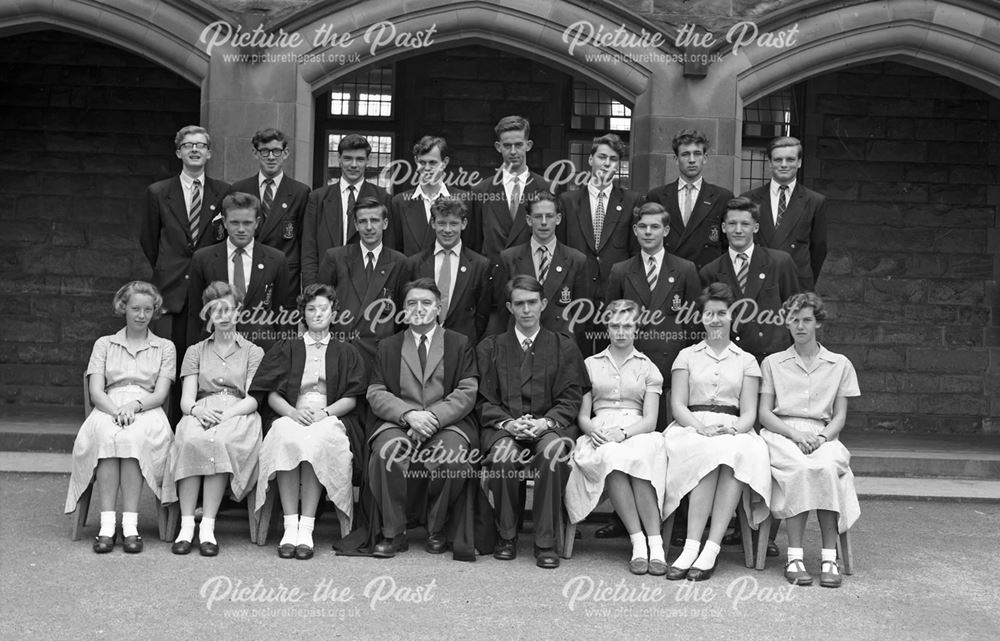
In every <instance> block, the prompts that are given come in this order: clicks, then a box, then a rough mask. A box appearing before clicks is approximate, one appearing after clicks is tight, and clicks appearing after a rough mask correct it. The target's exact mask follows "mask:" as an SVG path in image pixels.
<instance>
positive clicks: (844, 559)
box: [837, 530, 854, 574]
mask: <svg viewBox="0 0 1000 641" xmlns="http://www.w3.org/2000/svg"><path fill="white" fill-rule="evenodd" d="M837 548H838V549H837V556H839V557H840V566H841V568H842V569H843V572H844V574H853V573H854V553H853V552H852V551H851V531H850V530H847V531H846V532H843V533H842V534H841V535H840V537H838V539H837Z"/></svg>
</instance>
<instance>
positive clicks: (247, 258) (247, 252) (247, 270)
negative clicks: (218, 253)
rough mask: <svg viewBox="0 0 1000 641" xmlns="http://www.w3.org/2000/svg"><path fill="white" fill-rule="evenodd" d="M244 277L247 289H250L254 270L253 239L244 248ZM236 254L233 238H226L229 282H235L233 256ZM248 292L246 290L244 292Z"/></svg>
mask: <svg viewBox="0 0 1000 641" xmlns="http://www.w3.org/2000/svg"><path fill="white" fill-rule="evenodd" d="M243 251H244V254H243V278H244V279H245V280H246V286H247V291H249V290H250V274H251V273H252V272H253V239H252V238H251V239H250V243H249V244H248V245H247V246H246V247H244V248H243ZM235 255H236V245H234V244H233V241H232V239H231V238H227V239H226V270H228V273H229V284H230V285H232V284H233V273H234V271H235V270H234V267H233V257H234V256H235ZM243 293H244V294H246V292H243Z"/></svg>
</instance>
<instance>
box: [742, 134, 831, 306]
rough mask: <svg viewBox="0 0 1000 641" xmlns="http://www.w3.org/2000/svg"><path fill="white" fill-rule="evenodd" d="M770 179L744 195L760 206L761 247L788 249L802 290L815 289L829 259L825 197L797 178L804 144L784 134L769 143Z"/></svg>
mask: <svg viewBox="0 0 1000 641" xmlns="http://www.w3.org/2000/svg"><path fill="white" fill-rule="evenodd" d="M767 157H768V159H769V160H770V167H771V181H770V182H769V183H768V184H767V185H764V186H763V187H758V188H757V189H752V190H750V191H748V192H747V193H745V194H743V195H744V196H746V197H747V198H749V199H750V200H752V201H754V202H755V203H757V206H758V207H760V231H759V232H757V238H756V240H757V244H758V245H759V246H761V247H770V248H771V249H780V250H782V251H784V252H788V253H789V254H790V255H791V257H792V261H794V262H795V268H796V271H797V272H798V276H799V288H800V290H801V291H804V292H807V291H813V290H814V289H815V288H816V281H818V280H819V272H820V270H821V269H822V268H823V261H825V260H826V248H827V244H826V199H825V198H824V197H823V196H822V195H821V194H818V193H816V192H815V191H812V190H811V189H806V187H805V186H804V185H799V184H798V183H797V181H796V176H797V175H798V171H799V168H800V167H801V166H802V143H801V142H800V141H799V139H798V138H792V137H791V136H781V137H779V138H775V139H774V140H772V141H771V143H770V144H769V145H768V146H767Z"/></svg>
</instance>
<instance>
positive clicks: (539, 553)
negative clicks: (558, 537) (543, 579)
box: [535, 548, 559, 570]
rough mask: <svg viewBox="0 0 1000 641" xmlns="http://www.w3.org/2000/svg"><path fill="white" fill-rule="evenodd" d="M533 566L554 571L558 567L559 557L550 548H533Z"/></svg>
mask: <svg viewBox="0 0 1000 641" xmlns="http://www.w3.org/2000/svg"><path fill="white" fill-rule="evenodd" d="M535 565H537V566H538V567H540V568H545V569H546V570H554V569H555V568H557V567H559V555H558V554H556V551H555V550H554V549H552V548H535Z"/></svg>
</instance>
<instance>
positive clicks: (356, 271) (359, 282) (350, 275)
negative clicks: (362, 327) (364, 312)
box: [345, 244, 385, 322]
mask: <svg viewBox="0 0 1000 641" xmlns="http://www.w3.org/2000/svg"><path fill="white" fill-rule="evenodd" d="M361 250H362V247H361V245H359V244H351V245H348V250H347V256H346V258H345V262H346V263H347V280H349V281H350V282H351V287H352V288H353V289H354V295H355V296H357V297H358V301H359V302H360V303H361V305H362V306H364V303H365V294H366V291H365V290H366V286H365V283H364V278H365V265H364V260H365V259H364V256H363V255H362V251H361ZM382 251H383V252H384V251H385V249H384V248H383V249H382ZM360 318H361V315H360V314H358V318H357V319H355V322H357V321H358V320H360Z"/></svg>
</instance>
